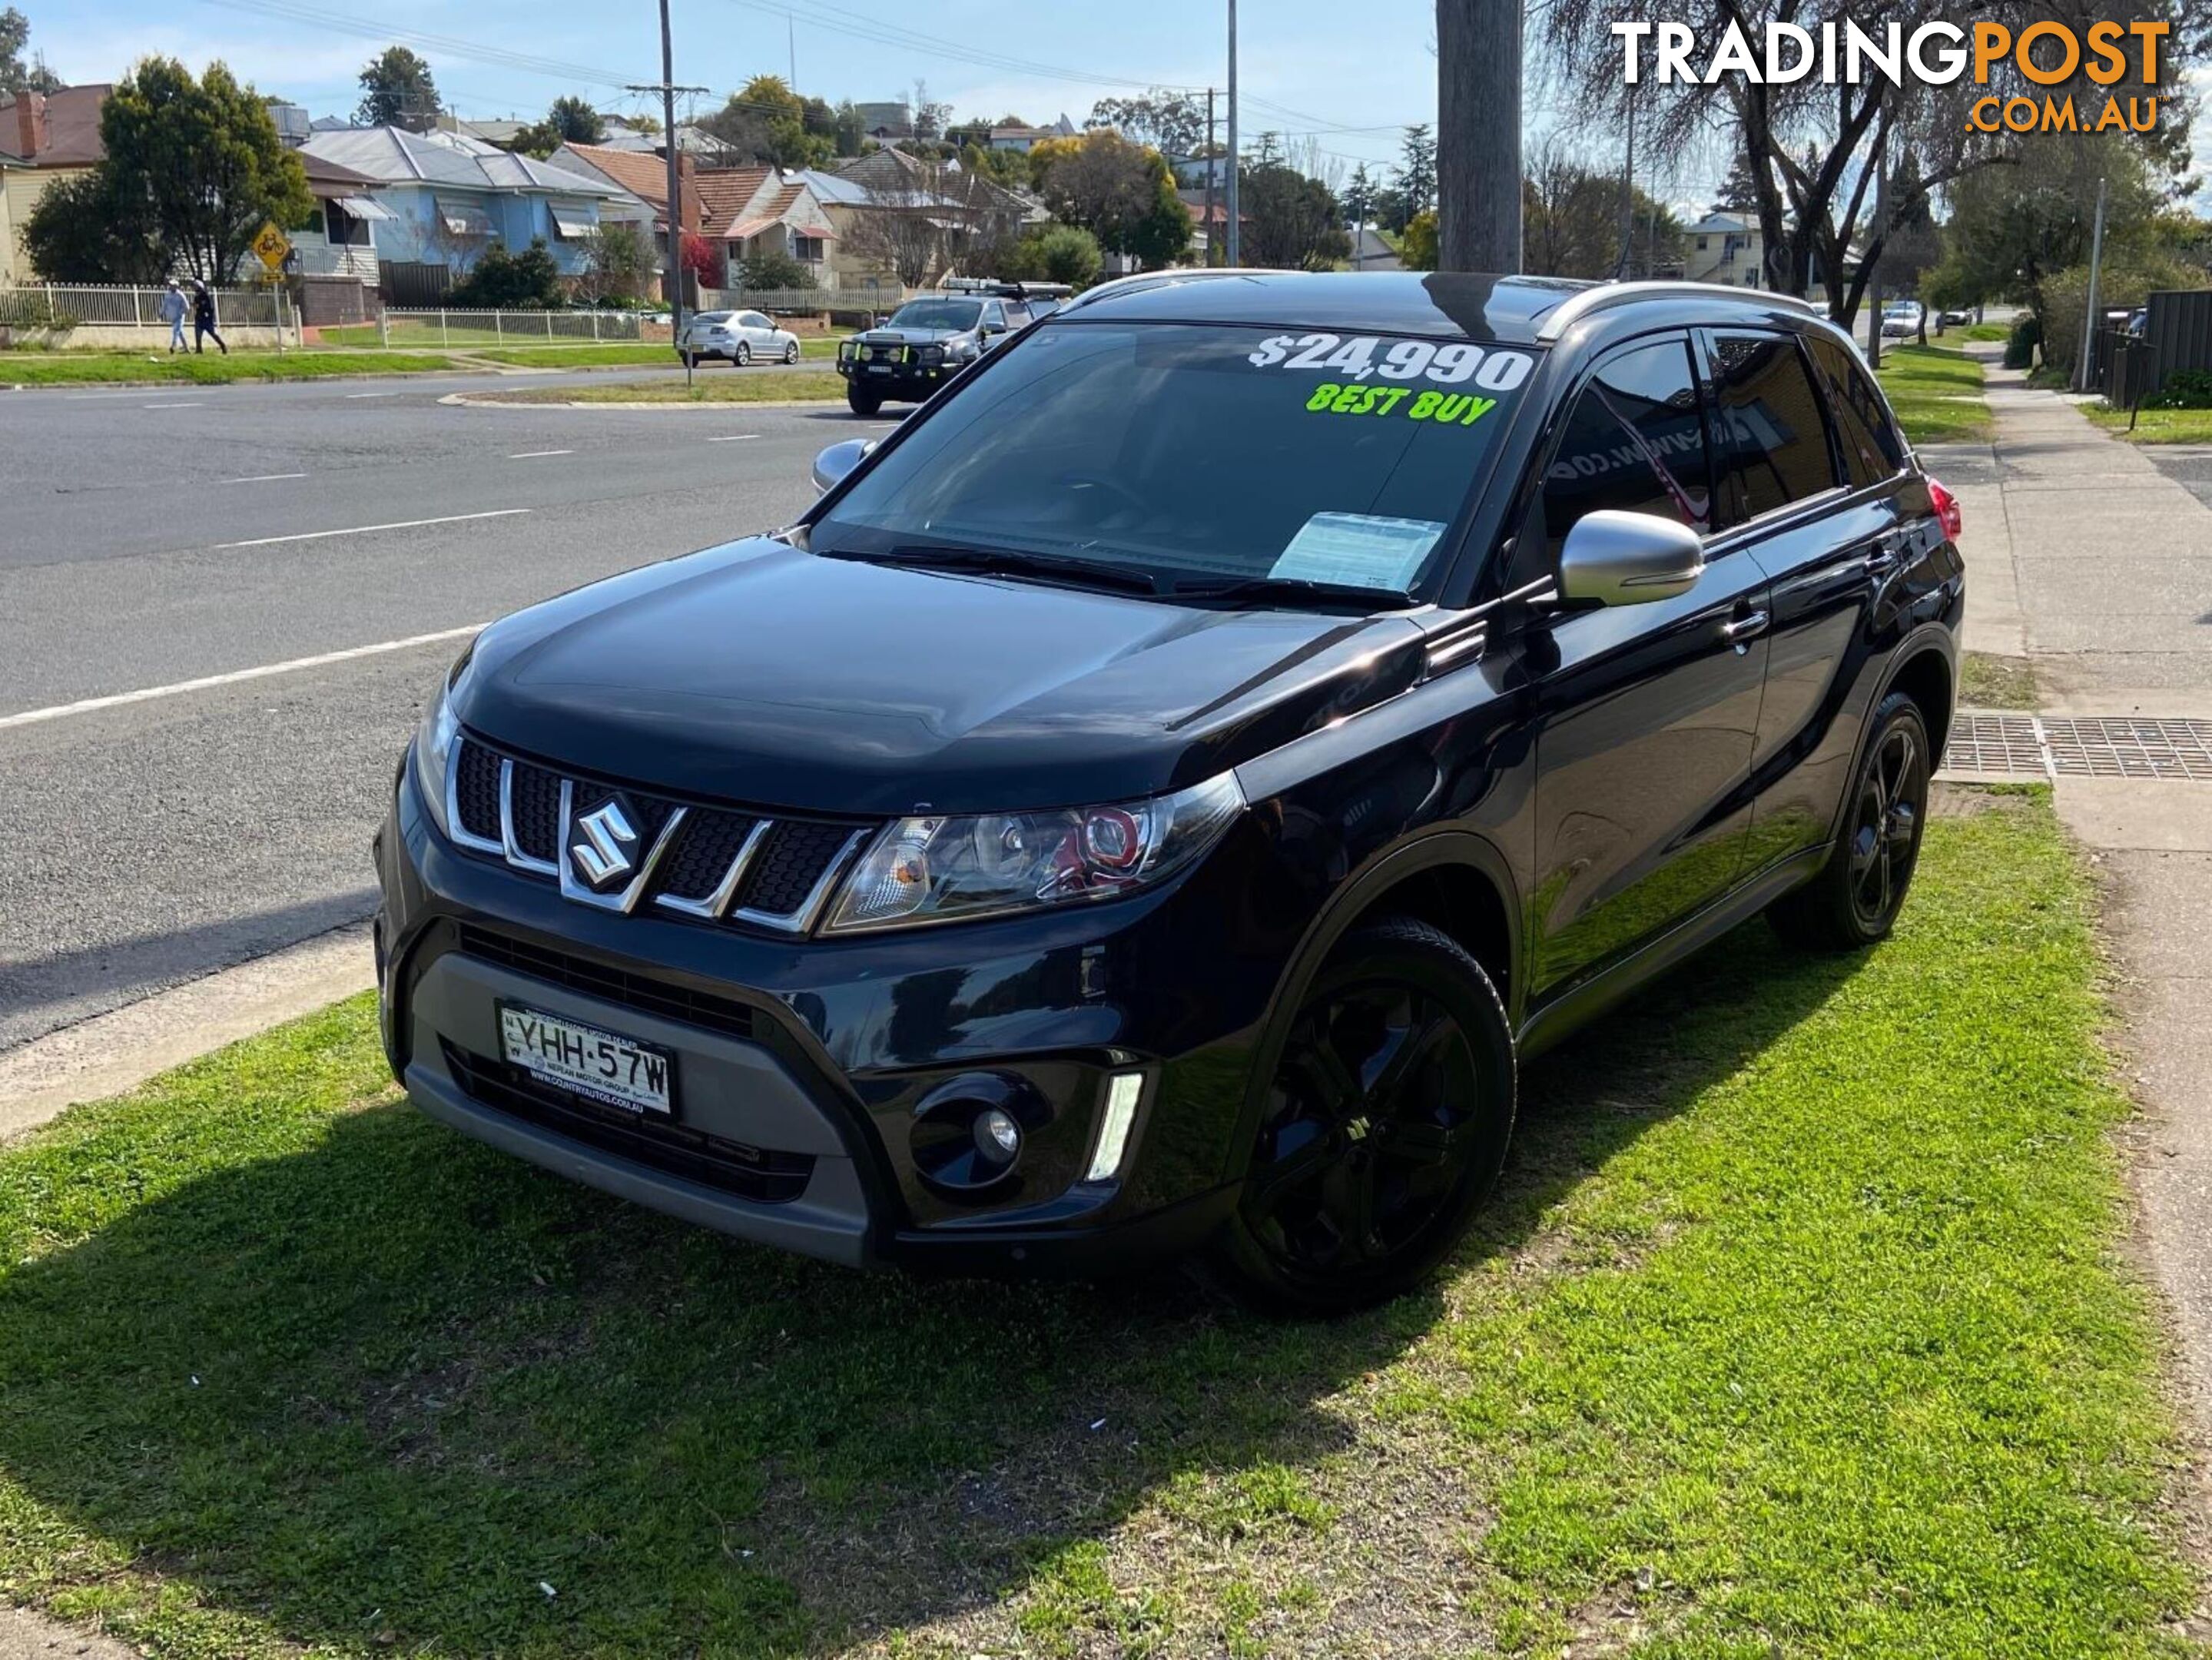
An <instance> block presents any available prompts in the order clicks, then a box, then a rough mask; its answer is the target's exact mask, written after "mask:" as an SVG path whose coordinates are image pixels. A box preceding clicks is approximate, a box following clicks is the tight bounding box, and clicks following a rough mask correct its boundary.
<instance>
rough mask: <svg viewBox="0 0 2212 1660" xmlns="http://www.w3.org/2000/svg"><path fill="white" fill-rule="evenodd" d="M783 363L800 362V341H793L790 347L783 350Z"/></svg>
mask: <svg viewBox="0 0 2212 1660" xmlns="http://www.w3.org/2000/svg"><path fill="white" fill-rule="evenodd" d="M783 361H784V362H787V363H796V362H798V361H799V342H798V341H796V340H794V341H793V342H792V343H791V344H789V345H787V346H786V347H785V348H784V349H783Z"/></svg>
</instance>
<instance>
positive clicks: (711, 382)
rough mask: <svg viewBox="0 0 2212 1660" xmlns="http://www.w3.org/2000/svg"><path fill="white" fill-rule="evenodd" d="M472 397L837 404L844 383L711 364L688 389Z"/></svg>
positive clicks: (640, 387) (657, 383) (631, 384)
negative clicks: (752, 371)
mask: <svg viewBox="0 0 2212 1660" xmlns="http://www.w3.org/2000/svg"><path fill="white" fill-rule="evenodd" d="M472 396H473V397H474V398H475V401H477V402H478V403H496V404H784V403H823V402H835V403H842V402H844V400H845V382H844V380H843V379H842V377H841V376H839V375H838V374H837V373H836V370H834V369H823V370H821V371H819V372H818V373H813V374H809V373H807V372H805V371H804V370H801V371H799V373H796V374H752V373H750V372H749V371H746V370H743V369H732V368H726V367H725V366H723V365H722V364H720V363H714V364H706V365H702V367H701V368H698V369H697V370H696V371H695V372H694V379H693V382H692V384H691V385H690V386H685V385H684V383H683V382H682V381H681V380H673V379H670V380H620V381H613V382H610V383H608V384H606V385H604V386H535V387H507V386H502V387H501V388H500V389H499V390H498V391H497V392H484V393H477V394H472Z"/></svg>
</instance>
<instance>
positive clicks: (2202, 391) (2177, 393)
mask: <svg viewBox="0 0 2212 1660" xmlns="http://www.w3.org/2000/svg"><path fill="white" fill-rule="evenodd" d="M2143 407H2144V408H2145V409H2147V410H2212V369H2176V370H2175V371H2174V372H2173V373H2172V374H2169V375H2167V376H2166V384H2165V385H2164V386H2160V388H2159V389H2158V390H2157V391H2156V392H2153V393H2152V394H2151V395H2150V396H2149V397H2148V398H2144V399H2143Z"/></svg>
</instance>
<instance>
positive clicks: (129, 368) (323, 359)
mask: <svg viewBox="0 0 2212 1660" xmlns="http://www.w3.org/2000/svg"><path fill="white" fill-rule="evenodd" d="M453 367H454V366H453V363H451V362H448V361H447V359H445V358H442V357H432V356H423V355H422V354H421V353H419V352H402V351H322V350H306V351H285V352H276V351H234V352H233V353H231V354H230V356H228V357H225V356H221V355H219V354H217V353H215V352H208V353H205V354H204V355H203V354H197V353H196V354H193V355H191V356H185V355H184V354H182V353H179V355H177V356H170V355H169V354H168V353H167V352H165V351H164V352H153V353H148V352H128V351H116V352H104V351H82V352H13V351H10V352H0V386H11V385H21V386H74V385H81V384H84V383H87V382H100V381H116V380H123V381H136V380H144V381H155V382H159V381H169V380H173V381H176V382H178V383H179V384H181V385H185V386H220V385H222V384H224V383H226V382H228V381H233V380H317V379H319V378H321V377H323V376H325V375H331V374H420V373H422V372H423V371H425V370H441V371H444V370H450V369H452V368H453Z"/></svg>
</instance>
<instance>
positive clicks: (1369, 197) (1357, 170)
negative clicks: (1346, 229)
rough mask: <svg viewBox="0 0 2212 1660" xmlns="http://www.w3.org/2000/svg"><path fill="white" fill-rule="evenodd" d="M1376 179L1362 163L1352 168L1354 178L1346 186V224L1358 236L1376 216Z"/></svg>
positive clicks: (1348, 180)
mask: <svg viewBox="0 0 2212 1660" xmlns="http://www.w3.org/2000/svg"><path fill="white" fill-rule="evenodd" d="M1375 194H1376V192H1375V179H1374V178H1373V176H1372V175H1371V174H1370V173H1369V172H1368V171H1367V163H1365V162H1364V161H1362V162H1361V163H1360V164H1359V165H1358V167H1354V168H1352V177H1351V178H1350V179H1347V180H1346V183H1345V186H1344V195H1343V198H1342V199H1343V202H1344V222H1345V223H1346V224H1347V225H1349V226H1351V227H1352V234H1354V235H1355V236H1356V235H1358V233H1359V229H1360V227H1362V226H1363V225H1364V224H1366V222H1368V221H1369V220H1370V219H1372V218H1373V217H1374V216H1375Z"/></svg>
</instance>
